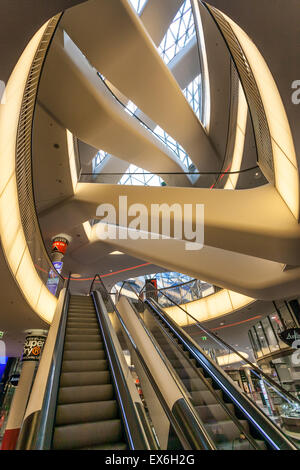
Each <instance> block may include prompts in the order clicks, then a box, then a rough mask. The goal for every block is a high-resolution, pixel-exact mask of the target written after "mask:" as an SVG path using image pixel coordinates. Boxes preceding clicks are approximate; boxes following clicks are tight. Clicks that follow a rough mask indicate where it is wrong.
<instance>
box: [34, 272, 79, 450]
mask: <svg viewBox="0 0 300 470" xmlns="http://www.w3.org/2000/svg"><path fill="white" fill-rule="evenodd" d="M70 279H71V273H70V274H69V276H68V278H67V279H66V281H65V289H66V292H65V298H64V303H63V307H62V313H61V317H60V323H59V327H58V331H57V336H56V341H55V346H54V350H53V355H52V359H51V365H50V369H49V374H48V378H47V384H46V389H45V395H44V400H43V405H42V409H41V413H40V416H39V420H38V424H37V429H36V438H35V442H33V445H34V449H35V450H50V449H51V448H52V441H53V433H54V424H55V415H56V408H57V399H58V389H59V382H60V374H61V367H62V357H63V351H64V342H65V335H66V326H67V316H68V309H69V301H70V291H69V285H70Z"/></svg>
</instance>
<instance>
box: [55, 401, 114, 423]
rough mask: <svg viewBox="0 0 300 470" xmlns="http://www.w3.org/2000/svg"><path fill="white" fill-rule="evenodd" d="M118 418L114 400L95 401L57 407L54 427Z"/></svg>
mask: <svg viewBox="0 0 300 470" xmlns="http://www.w3.org/2000/svg"><path fill="white" fill-rule="evenodd" d="M117 417H118V405H117V402H116V401H115V400H111V401H96V402H88V403H74V404H68V405H58V407H57V413H56V422H55V424H56V426H62V425H69V424H78V423H88V422H95V421H107V420H110V419H116V418H117Z"/></svg>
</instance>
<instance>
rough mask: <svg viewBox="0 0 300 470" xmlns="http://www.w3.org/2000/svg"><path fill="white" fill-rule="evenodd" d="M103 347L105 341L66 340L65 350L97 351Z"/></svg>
mask: <svg viewBox="0 0 300 470" xmlns="http://www.w3.org/2000/svg"><path fill="white" fill-rule="evenodd" d="M101 349H103V343H101V342H100V341H99V342H89V341H87V342H77V341H66V343H65V351H95V350H101Z"/></svg>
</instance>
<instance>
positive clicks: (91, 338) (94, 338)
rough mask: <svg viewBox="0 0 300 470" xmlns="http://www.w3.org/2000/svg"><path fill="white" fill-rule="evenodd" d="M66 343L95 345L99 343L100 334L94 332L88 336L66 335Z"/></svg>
mask: <svg viewBox="0 0 300 470" xmlns="http://www.w3.org/2000/svg"><path fill="white" fill-rule="evenodd" d="M66 341H75V342H84V341H89V342H96V343H97V342H99V341H100V334H99V332H98V333H95V332H94V334H90V335H87V334H86V333H85V334H82V335H73V334H70V333H67V334H66Z"/></svg>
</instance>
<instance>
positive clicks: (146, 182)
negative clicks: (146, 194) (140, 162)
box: [118, 165, 163, 186]
mask: <svg viewBox="0 0 300 470" xmlns="http://www.w3.org/2000/svg"><path fill="white" fill-rule="evenodd" d="M137 173H142V174H137ZM162 183H163V180H162V178H160V177H159V176H157V175H154V174H153V173H149V172H148V171H146V170H143V169H142V168H138V167H137V166H135V165H130V166H129V168H128V169H127V171H126V173H124V175H123V176H122V178H121V179H120V181H119V183H118V184H126V185H135V186H161V185H162Z"/></svg>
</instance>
